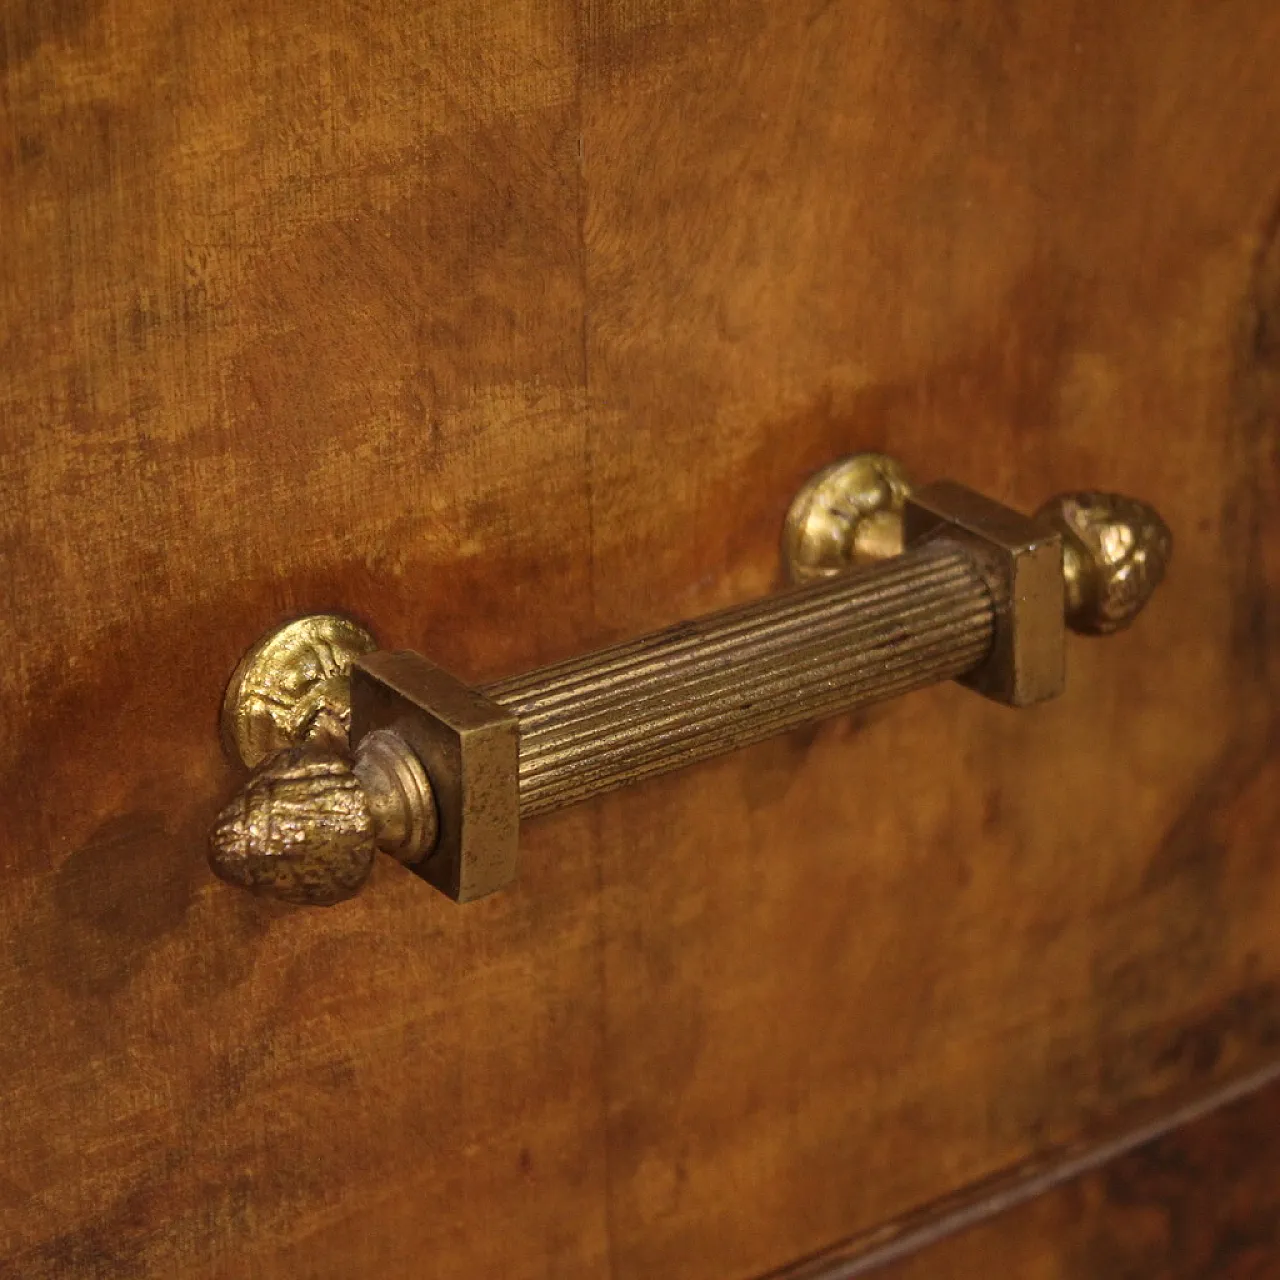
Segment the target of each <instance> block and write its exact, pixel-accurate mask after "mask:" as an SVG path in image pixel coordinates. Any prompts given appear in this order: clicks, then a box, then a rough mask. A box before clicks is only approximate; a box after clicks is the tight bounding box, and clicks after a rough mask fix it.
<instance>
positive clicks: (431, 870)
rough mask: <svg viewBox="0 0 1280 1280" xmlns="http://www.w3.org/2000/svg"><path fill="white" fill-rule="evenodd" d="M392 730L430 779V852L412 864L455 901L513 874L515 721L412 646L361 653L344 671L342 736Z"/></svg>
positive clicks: (488, 890)
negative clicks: (346, 712) (347, 687)
mask: <svg viewBox="0 0 1280 1280" xmlns="http://www.w3.org/2000/svg"><path fill="white" fill-rule="evenodd" d="M375 729H391V730H393V731H394V732H395V733H398V734H399V735H400V736H401V737H402V738H403V739H404V741H405V742H406V743H408V745H409V746H410V748H411V749H412V750H413V751H414V753H415V754H416V755H417V756H418V759H419V760H421V762H422V764H423V766H424V767H425V769H426V771H427V774H428V775H429V777H430V778H431V786H432V791H433V792H434V794H435V802H436V809H437V811H438V813H439V822H440V836H439V840H438V842H437V844H436V847H435V850H434V851H433V852H432V853H431V855H430V856H429V857H427V858H426V859H425V860H424V861H422V862H421V863H417V864H415V865H413V867H412V869H413V870H414V871H416V872H417V873H418V874H419V875H421V876H423V877H424V878H425V879H426V880H428V881H430V882H431V883H432V884H433V885H435V886H436V888H437V889H440V890H442V891H443V892H445V893H447V894H448V895H449V897H451V898H452V899H453V900H454V901H455V902H472V901H474V900H475V899H476V898H483V897H485V896H486V895H487V894H490V893H493V892H494V891H495V890H497V889H501V888H502V887H503V886H504V885H507V884H509V883H510V882H511V881H512V880H513V879H514V878H515V874H516V846H517V840H518V837H519V830H520V791H519V722H518V721H517V719H516V717H515V716H514V715H513V714H512V713H511V712H509V711H506V710H504V709H503V708H502V707H500V706H498V705H497V704H496V703H494V702H491V701H490V700H489V699H488V698H486V697H485V696H484V695H483V694H482V693H479V692H478V691H477V690H475V689H473V688H471V687H470V686H469V685H466V684H463V683H462V681H460V680H458V679H456V678H455V677H453V676H451V675H450V674H449V673H448V672H447V671H442V670H441V669H440V668H439V667H437V666H435V665H434V664H433V663H430V662H428V661H427V660H426V659H425V658H423V657H420V656H419V655H418V654H416V653H390V652H379V653H370V654H367V655H365V656H364V657H363V658H360V659H359V660H357V661H356V662H355V663H354V664H353V665H352V668H351V741H352V743H353V745H354V744H356V743H358V742H359V741H360V739H361V738H363V737H364V736H365V735H366V734H368V733H372V732H373V730H375Z"/></svg>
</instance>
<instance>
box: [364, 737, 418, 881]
mask: <svg viewBox="0 0 1280 1280" xmlns="http://www.w3.org/2000/svg"><path fill="white" fill-rule="evenodd" d="M352 770H353V772H354V773H355V775H356V778H357V779H358V780H359V782H360V785H361V786H362V787H363V788H364V790H365V795H366V796H367V798H368V800H369V809H370V811H371V812H372V814H373V824H374V827H375V829H376V830H377V839H378V848H379V849H381V850H382V852H383V853H389V854H390V855H391V856H392V857H393V858H396V859H398V860H399V861H401V862H403V863H404V864H405V865H406V866H412V865H413V864H414V863H415V862H420V861H421V860H422V859H423V858H425V857H426V856H427V854H429V853H430V852H431V851H432V850H433V849H434V848H435V846H436V840H437V838H438V836H439V834H440V819H439V814H438V813H437V812H436V802H435V795H434V794H433V792H432V790H431V782H430V779H428V777H427V771H426V770H425V769H424V768H423V767H422V761H421V760H419V759H418V757H417V756H416V755H415V754H414V752H413V749H412V748H411V747H410V746H409V744H408V743H407V742H405V740H404V739H403V738H402V737H401V736H400V735H399V734H398V733H393V732H392V731H391V730H390V729H377V730H375V731H374V732H373V733H369V734H366V735H365V736H364V737H363V738H361V739H360V741H359V742H358V743H357V744H356V749H355V762H354V764H353V765H352Z"/></svg>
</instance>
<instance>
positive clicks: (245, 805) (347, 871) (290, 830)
mask: <svg viewBox="0 0 1280 1280" xmlns="http://www.w3.org/2000/svg"><path fill="white" fill-rule="evenodd" d="M376 852H377V844H376V842H375V839H374V821H373V814H372V812H371V811H370V807H369V801H368V799H367V797H366V796H365V791H364V788H363V787H362V786H361V785H360V782H359V780H358V779H357V778H356V776H355V774H354V773H353V772H352V770H351V765H350V764H349V763H348V762H347V761H346V760H345V759H344V758H343V757H342V756H340V755H338V754H336V753H334V752H330V751H326V750H323V749H320V748H317V747H314V746H303V747H296V748H293V749H291V750H286V751H281V752H279V753H278V754H277V755H276V756H275V757H273V759H272V760H271V761H270V762H269V763H268V764H267V765H266V766H265V767H264V768H263V769H261V770H259V772H258V773H256V774H255V775H254V776H253V777H252V778H251V779H250V780H249V782H248V783H247V784H246V785H245V787H244V788H243V790H241V792H240V794H239V795H238V796H236V798H235V799H234V800H233V801H232V802H231V803H230V804H229V805H228V806H227V807H226V808H225V809H224V810H223V811H222V813H221V814H219V816H218V820H217V822H216V823H215V824H214V828H213V834H212V836H211V837H210V857H209V861H210V865H211V866H212V867H213V870H214V872H215V873H216V874H217V875H219V876H220V877H221V878H222V879H223V880H227V881H229V882H230V883H231V884H236V885H239V886H241V888H245V889H250V890H252V891H253V892H254V893H261V894H266V895H268V896H270V897H273V898H281V899H283V900H284V901H285V902H296V903H299V904H301V905H304V906H332V905H333V904H334V903H335V902H341V901H342V900H343V899H344V898H349V897H351V895H352V894H353V893H355V892H356V891H357V890H358V889H359V888H360V886H361V885H362V884H364V882H365V880H366V879H368V876H369V871H370V870H371V868H372V867H373V858H374V854H375V853H376Z"/></svg>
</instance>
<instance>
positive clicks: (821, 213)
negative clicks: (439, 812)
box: [0, 0, 1280, 1280]
mask: <svg viewBox="0 0 1280 1280" xmlns="http://www.w3.org/2000/svg"><path fill="white" fill-rule="evenodd" d="M1278 42H1280V10H1277V9H1276V7H1275V6H1274V5H1272V4H1269V3H1267V2H1266V0H1224V3H1221V4H1217V5H1213V6H1208V5H1203V4H1198V3H1193V2H1192V0H1173V2H1172V3H1168V4H1162V5H1158V6H1157V5H1154V4H1144V5H1114V4H1110V3H1105V2H1104V0H1055V2H1054V3H1049V0H1037V2H1036V3H1029V4H1023V5H1020V6H1018V7H1017V10H1016V13H1015V12H1014V11H1012V10H1010V9H1009V7H1008V6H1004V5H1001V4H998V3H995V0H966V2H965V3H961V4H958V5H957V4H951V3H944V2H943V0H921V2H920V3H910V4H903V3H900V2H899V0H871V2H870V3H866V4H861V5H856V6H855V5H832V4H821V3H815V4H812V5H807V4H800V3H774V4H767V3H763V0H761V2H759V3H742V4H737V5H730V6H726V5H720V4H712V3H709V2H703V0H697V2H694V0H664V2H662V3H659V2H657V0H645V2H643V3H629V4H609V3H603V2H602V0H582V3H580V4H578V5H573V4H570V3H568V0H556V2H544V0H536V2H535V0H528V2H527V3H517V2H516V0H510V2H504V3H492V2H487V3H482V4H477V3H475V2H474V0H442V2H441V3H437V4H432V5H416V6H415V5H402V4H392V3H390V0H333V2H332V3H327V4H325V5H319V4H311V3H307V2H306V0H252V3H250V2H249V0H220V2H219V3H213V2H212V0H186V2H185V3H181V4H180V3H177V2H176V0H40V2H39V3H37V2H36V0H10V2H9V3H7V4H4V5H0V65H2V66H3V71H2V72H0V125H2V127H0V232H2V234H0V326H2V328H0V351H2V352H3V359H2V360H0V492H3V494H4V496H5V500H4V502H3V503H2V504H0V548H3V554H2V558H0V573H2V574H3V579H2V582H3V598H4V602H5V606H6V607H5V608H4V610H3V611H2V612H0V651H2V652H3V654H4V656H5V661H4V664H3V667H0V707H2V709H3V715H2V716H0V725H2V726H3V727H2V728H0V772H2V773H3V779H4V784H5V785H4V795H5V797H6V811H5V822H4V827H3V835H0V956H2V957H3V958H4V964H3V966H0V1026H2V1027H3V1035H0V1079H3V1080H4V1082H5V1085H4V1106H3V1108H2V1109H0V1153H3V1160H2V1161H0V1274H3V1275H6V1276H8V1275H12V1276H18V1277H22V1280H42V1278H44V1277H55V1276H56V1277H62V1276H67V1275H75V1276H93V1277H99V1276H102V1277H107V1276H110V1277H116V1276H120V1277H125V1276H127V1277H131V1278H132V1277H144V1276H147V1277H150V1276H154V1277H166V1278H167V1277H172V1276H176V1275H181V1276H253V1277H289V1278H291V1280H292V1278H295V1277H302V1276H308V1277H344V1278H345V1277H351V1276H360V1275H372V1274H378V1275H381V1276H387V1277H392V1276H406V1277H408V1276H412V1277H415V1278H417V1277H424V1276H440V1277H446V1276H448V1277H477V1276H486V1277H487V1276H494V1277H503V1278H504V1280H521V1278H522V1277H542V1276H556V1277H572V1276H597V1275H602V1274H611V1275H613V1276H616V1277H619V1278H623V1277H636V1278H640V1277H652V1276H657V1275H661V1276H664V1277H670V1278H672V1280H676V1278H678V1277H703V1276H741V1275H745V1274H755V1273H759V1272H762V1271H765V1270H767V1269H769V1268H771V1267H777V1266H780V1265H782V1264H784V1263H786V1262H787V1261H788V1260H790V1259H792V1258H794V1257H797V1256H799V1255H804V1254H808V1253H812V1252H814V1251H816V1250H819V1249H821V1248H823V1247H824V1246H826V1245H828V1244H830V1243H831V1242H832V1241H835V1240H838V1239H841V1238H844V1237H847V1236H850V1235H852V1234H855V1233H857V1232H859V1231H861V1230H863V1229H866V1228H869V1227H871V1226H874V1225H875V1224H876V1223H878V1222H881V1221H884V1220H887V1219H889V1218H893V1217H895V1216H897V1215H900V1214H901V1213H903V1212H905V1211H907V1210H909V1209H910V1208H911V1207H912V1206H915V1205H919V1204H923V1203H926V1202H929V1201H931V1200H934V1199H936V1198H937V1197H938V1196H940V1195H942V1194H944V1193H946V1192H948V1191H950V1190H951V1189H953V1188H955V1187H957V1186H960V1185H964V1184H966V1183H969V1182H973V1181H975V1180H978V1179H981V1178H984V1177H987V1176H989V1175H991V1174H992V1173H993V1172H995V1171H997V1170H1000V1169H1003V1168H1006V1167H1009V1166H1012V1165H1015V1164H1017V1163H1019V1162H1020V1161H1022V1160H1024V1159H1025V1158H1027V1157H1028V1156H1029V1155H1033V1154H1034V1153H1035V1152H1037V1151H1039V1150H1042V1149H1044V1148H1045V1147H1047V1146H1050V1145H1052V1144H1054V1143H1056V1142H1059V1141H1062V1140H1065V1139H1068V1138H1070V1136H1071V1135H1073V1134H1074V1133H1076V1132H1077V1131H1078V1130H1080V1129H1081V1128H1082V1127H1084V1126H1086V1125H1087V1124H1091V1123H1093V1122H1095V1121H1097V1120H1099V1119H1105V1118H1108V1117H1112V1116H1119V1115H1122V1114H1124V1113H1125V1112H1126V1111H1127V1110H1128V1109H1129V1108H1132V1107H1135V1106H1139V1105H1143V1106H1145V1105H1147V1104H1149V1103H1150V1102H1151V1101H1152V1100H1153V1099H1155V1100H1159V1099H1160V1098H1161V1097H1163V1096H1165V1095H1166V1094H1169V1095H1171V1094H1172V1093H1173V1092H1174V1091H1177V1090H1182V1089H1184V1088H1189V1087H1198V1086H1200V1085H1203V1086H1205V1087H1208V1086H1209V1085H1211V1084H1212V1083H1214V1082H1215V1081H1218V1080H1220V1079H1223V1078H1225V1077H1226V1076H1227V1075H1229V1074H1231V1073H1233V1072H1236V1071H1242V1070H1247V1069H1249V1068H1250V1067H1252V1066H1254V1065H1256V1064H1258V1063H1260V1062H1262V1061H1264V1060H1266V1059H1268V1058H1269V1057H1270V1056H1272V1055H1274V1054H1275V1052H1276V1051H1277V1049H1278V1048H1280V928H1277V925H1276V922H1277V920H1280V869H1277V866H1276V863H1275V859H1274V856H1273V851H1274V849H1275V847H1276V843H1277V837H1278V836H1280V802H1278V801H1277V797H1278V796H1280V785H1278V784H1280V776H1278V775H1277V770H1278V768H1280V754H1278V753H1277V740H1278V739H1277V731H1276V726H1277V705H1278V703H1277V672H1276V666H1275V664H1276V658H1275V654H1276V653H1277V652H1280V647H1278V645H1277V639H1278V636H1277V629H1278V627H1280V622H1278V614H1277V603H1276V600H1277V597H1276V590H1277V586H1278V585H1280V537H1278V533H1277V521H1278V520H1280V506H1278V505H1277V501H1276V499H1277V494H1276V489H1277V485H1278V484H1280V478H1278V476H1277V467H1276V465H1275V461H1276V448H1277V443H1276V442H1277V430H1278V427H1280V336H1278V335H1280V248H1278V247H1277V241H1278V237H1280V230H1278V228H1280V134H1277V131H1276V129H1275V127H1274V122H1275V119H1276V117H1277V112H1280V77H1277V76H1276V74H1275V65H1276V60H1275V49H1276V48H1277V47H1278ZM862 448H884V449H887V450H890V451H892V452H894V453H895V454H897V455H898V456H900V457H901V458H903V460H904V461H905V462H906V463H907V464H908V466H909V467H910V469H911V470H912V471H913V472H914V473H915V474H916V475H917V476H919V477H920V478H922V479H927V478H934V477H943V476H945V477H950V478H953V479H956V480H959V481H962V482H965V483H969V484H971V485H974V486H975V487H978V488H980V489H982V490H984V491H986V492H989V493H991V494H992V495H993V496H996V497H999V498H1003V499H1005V500H1007V501H1009V502H1012V503H1016V504H1020V505H1022V506H1024V507H1027V508H1030V507H1032V506H1034V505H1036V504H1038V503H1039V502H1040V501H1041V500H1042V499H1043V498H1044V497H1046V496H1048V495H1049V494H1050V493H1051V492H1053V491H1055V490H1059V489H1065V488H1070V487H1080V486H1090V485H1102V486H1107V487H1114V488H1116V489H1120V490H1127V491H1130V492H1132V493H1134V494H1136V495H1138V496H1141V497H1143V498H1145V499H1148V500H1150V501H1152V502H1154V503H1155V504H1156V505H1157V506H1158V507H1159V509H1160V510H1161V512H1162V513H1163V514H1164V515H1165V517H1166V518H1167V519H1168V521H1169V523H1170V525H1171V526H1172V528H1173V530H1174V534H1175V538H1176V539H1177V549H1176V553H1175V564H1174V568H1173V572H1172V575H1171V578H1170V581H1169V583H1168V585H1167V587H1166V588H1165V589H1164V590H1163V593H1162V595H1161V596H1159V597H1158V598H1157V600H1156V601H1155V602H1154V603H1153V605H1152V606H1151V608H1150V609H1149V611H1148V613H1147V614H1146V615H1145V616H1144V618H1143V619H1142V620H1141V622H1140V623H1139V625H1138V627H1137V628H1136V629H1135V630H1134V631H1132V632H1131V633H1128V634H1126V635H1124V636H1122V637H1118V638H1116V639H1114V640H1111V641H1108V642H1106V643H1105V644H1101V643H1099V644H1091V643H1088V642H1085V641H1077V642H1074V643H1073V645H1072V648H1071V651H1070V654H1069V664H1070V671H1069V688H1068V692H1067V695H1066V696H1065V697H1064V698H1063V699H1062V700H1060V701H1059V702H1057V703H1055V704H1053V705H1050V706H1047V707H1045V708H1042V709H1038V710H1035V711H1033V712H1027V713H1012V712H1009V711H1006V710H1004V709H1002V708H1000V707H997V706H994V705H991V704H988V703H985V702H983V701H981V700H980V699H978V698H977V697H975V696H974V695H972V694H970V693H967V692H966V691H964V690H961V689H957V688H946V689H940V690H937V691H933V692H929V693H925V694H922V695H917V696H913V697H912V698H910V699H908V700H906V701H905V702H903V703H902V704H900V705H894V706H891V707H886V708H883V709H880V710H878V711H876V712H873V713H871V714H869V715H865V716H861V717H858V718H856V719H846V720H842V721H838V722H835V723H831V724H828V725H826V726H825V727H822V728H820V729H817V730H814V731H808V732H802V733H797V734H794V735H792V736H790V737H788V738H785V739H782V740H778V741H775V742H772V743H769V744H765V745H763V746H760V747H756V748H752V749H750V750H747V751H744V752H742V753H740V754H739V755H736V756H734V757H732V758H730V759H727V760H724V761H721V762H718V763H714V764H708V765H705V766H702V767H699V768H698V769H696V770H691V771H689V772H688V773H684V774H676V775H673V776H671V777H669V778H665V779H662V780H659V781H655V782H653V783H651V784H646V785H645V786H642V787H639V788H637V789H635V790H633V791H631V792H627V793H621V794H618V795H615V796H610V797H607V798H603V799H601V800H599V801H597V802H595V803H593V804H592V805H591V806H589V807H588V808H586V809H583V810H576V811H570V812H567V813H565V814H563V815H559V816H556V817H553V818H548V819H545V820H541V821H539V822H538V823H536V824H531V825H530V826H529V827H528V829H527V831H526V832H525V834H524V837H523V840H522V846H523V847H522V867H521V875H520V882H519V884H518V886H517V887H516V888H515V889H513V890H511V891H509V892H506V893H503V894H500V895H498V896H497V897H495V898H493V899H491V900H488V901H485V902H481V903H478V904H475V905H472V906H469V907H466V908H458V907H456V906H454V905H453V904H451V903H450V902H448V901H447V900H445V899H444V898H443V897H441V896H439V895H436V894H434V893H432V892H431V891H429V889H428V888H427V887H426V886H425V885H423V884H422V883H421V882H420V881H418V880H417V879H416V878H415V877H413V876H412V875H411V874H410V873H408V872H406V871H404V870H403V869H401V868H398V867H396V866H394V865H391V864H390V863H386V864H384V865H382V866H380V868H379V869H378V871H377V872H376V873H375V876H374V880H373V882H372V883H371V884H370V886H369V887H368V888H367V889H366V890H365V892H364V894H363V896H362V897H361V898H360V899H358V900H357V901H355V902H353V903H351V904H348V905H346V906H343V907H341V908H335V909H333V910H332V911H327V912H325V911H320V912H312V913H307V912H305V911H301V910H296V909H290V908H285V907H280V906H273V905H271V904H268V903H263V902H258V901H254V900H251V899H249V898H247V897H244V896H242V895H240V894H238V893H236V892H235V891H233V890H231V889H229V888H228V887H226V886H224V885H221V884H218V883H215V882H213V881H212V880H211V878H210V876H209V874H208V872H207V869H206V867H205V862H204V841H205V836H206V833H207V830H208V827H209V824H210V820H211V818H212V815H213V814H214V812H215V811H216V809H217V807H218V805H219V803H220V802H221V801H222V800H223V799H224V798H225V797H226V795H227V793H228V792H229V790H230V788H231V787H232V786H233V785H235V783H236V781H237V777H236V775H235V773H234V772H233V770H232V769H231V768H230V767H229V766H228V765H227V764H226V763H225V762H224V760H223V758H222V756H221V754H220V751H219V747H218V742H217V733H216V715H217V704H218V699H219V696H220V693H221V690H222V686H223V683H224V681H225V680H226V678H227V676H228V675H229V674H230V672H231V669H232V667H233V666H234V664H235V662H236V661H237V659H238V658H239V656H240V654H241V653H242V652H243V650H244V649H245V648H246V647H247V646H248V645H249V644H250V643H251V642H252V641H254V640H255V639H256V638H257V637H258V636H259V635H260V634H261V633H262V632H263V631H265V630H266V629H268V628H269V627H271V626H273V625H274V624H276V623H277V622H279V621H280V620H282V619H283V618H285V617H287V616H289V615H290V614H293V613H297V612H301V611H308V610H318V609H341V610H345V611H349V612H352V613H354V614H356V615H357V616H359V617H361V618H362V619H364V620H365V621H367V622H369V623H370V624H371V625H372V626H373V627H374V629H375V630H376V632H377V634H378V636H379V638H380V639H381V640H382V641H383V642H384V643H385V644H387V645H390V646H401V645H406V646H412V647H415V648H418V649H420V650H421V651H422V652H424V653H426V654H427V655H428V656H430V657H432V658H433V659H435V660H437V661H438V662H440V663H442V664H443V665H445V666H447V667H449V668H451V669H452V670H454V671H456V672H457V673H458V674H459V675H461V676H463V677H465V678H468V679H475V680H482V679H492V678H496V677H499V676H502V675H507V674H510V673H512V672H516V671H520V670H524V669H527V668H530V667H532V666H533V665H535V664H537V663H540V662H544V661H549V660H552V659H555V658H559V657H563V656H566V655H570V654H573V653H577V652H580V651H583V650H585V649H587V648H588V647H590V646H593V645H598V644H601V643H604V642H606V641H609V640H612V639H617V638H621V637H624V636H627V635H629V634H632V633H636V632H640V631H641V630H644V629H647V628H651V627H655V626H658V625H661V624H663V623H667V622H671V621H674V620H676V619H679V618H683V617H689V616H693V615H695V614H697V613H699V612H702V611H705V610H709V609H711V608H714V607H716V606H718V605H722V604H727V603H730V602H732V601H736V600H742V599H746V598H749V597H752V596H754V595H757V594H759V593H760V592H762V591H764V590H767V589H768V588H769V587H770V586H771V585H773V584H774V583H775V582H776V581H777V575H778V567H777V538H778V534H779V531H780V527H781V520H782V516H783V513H784V511H785V509H786V504H787V501H788V499H789V497H790V495H791V494H792V493H793V492H794V491H795V489H796V488H797V486H798V485H799V484H800V482H801V481H802V480H803V479H804V477H805V476H806V475H807V474H808V473H809V472H810V471H811V470H812V469H814V468H815V467H817V466H818V465H820V464H822V463H825V462H827V461H829V460H831V459H832V458H833V457H835V456H837V455H839V454H841V453H844V452H847V451H850V450H854V449H862Z"/></svg>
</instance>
